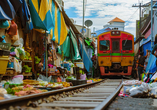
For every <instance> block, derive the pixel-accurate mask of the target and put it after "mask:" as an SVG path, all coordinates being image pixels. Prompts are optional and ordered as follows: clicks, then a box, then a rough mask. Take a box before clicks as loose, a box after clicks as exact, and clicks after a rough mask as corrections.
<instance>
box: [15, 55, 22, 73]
mask: <svg viewBox="0 0 157 110" xmlns="http://www.w3.org/2000/svg"><path fill="white" fill-rule="evenodd" d="M14 68H15V71H16V72H17V73H21V72H22V62H19V60H17V59H16V58H14Z"/></svg>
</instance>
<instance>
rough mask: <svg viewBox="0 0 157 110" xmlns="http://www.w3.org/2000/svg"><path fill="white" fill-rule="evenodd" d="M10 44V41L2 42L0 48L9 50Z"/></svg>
mask: <svg viewBox="0 0 157 110" xmlns="http://www.w3.org/2000/svg"><path fill="white" fill-rule="evenodd" d="M10 46H11V44H10V43H0V50H9V49H10Z"/></svg>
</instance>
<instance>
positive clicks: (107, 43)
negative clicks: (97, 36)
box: [100, 40, 110, 51]
mask: <svg viewBox="0 0 157 110" xmlns="http://www.w3.org/2000/svg"><path fill="white" fill-rule="evenodd" d="M100 50H101V51H106V50H110V41H109V40H101V41H100Z"/></svg>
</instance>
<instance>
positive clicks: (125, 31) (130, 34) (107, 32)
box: [97, 30, 134, 37]
mask: <svg viewBox="0 0 157 110" xmlns="http://www.w3.org/2000/svg"><path fill="white" fill-rule="evenodd" d="M111 31H121V30H111ZM111 31H107V32H104V33H101V34H99V35H98V36H97V37H99V36H101V35H103V34H105V33H109V32H111ZM121 32H123V33H127V34H130V35H132V36H134V35H133V34H131V33H129V32H126V31H121Z"/></svg>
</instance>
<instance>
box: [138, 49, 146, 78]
mask: <svg viewBox="0 0 157 110" xmlns="http://www.w3.org/2000/svg"><path fill="white" fill-rule="evenodd" d="M143 55H144V52H140V55H139V58H138V60H137V63H138V77H139V81H140V80H141V77H142V73H143V70H144V63H145V59H146V58H147V56H148V50H146V56H143Z"/></svg>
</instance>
